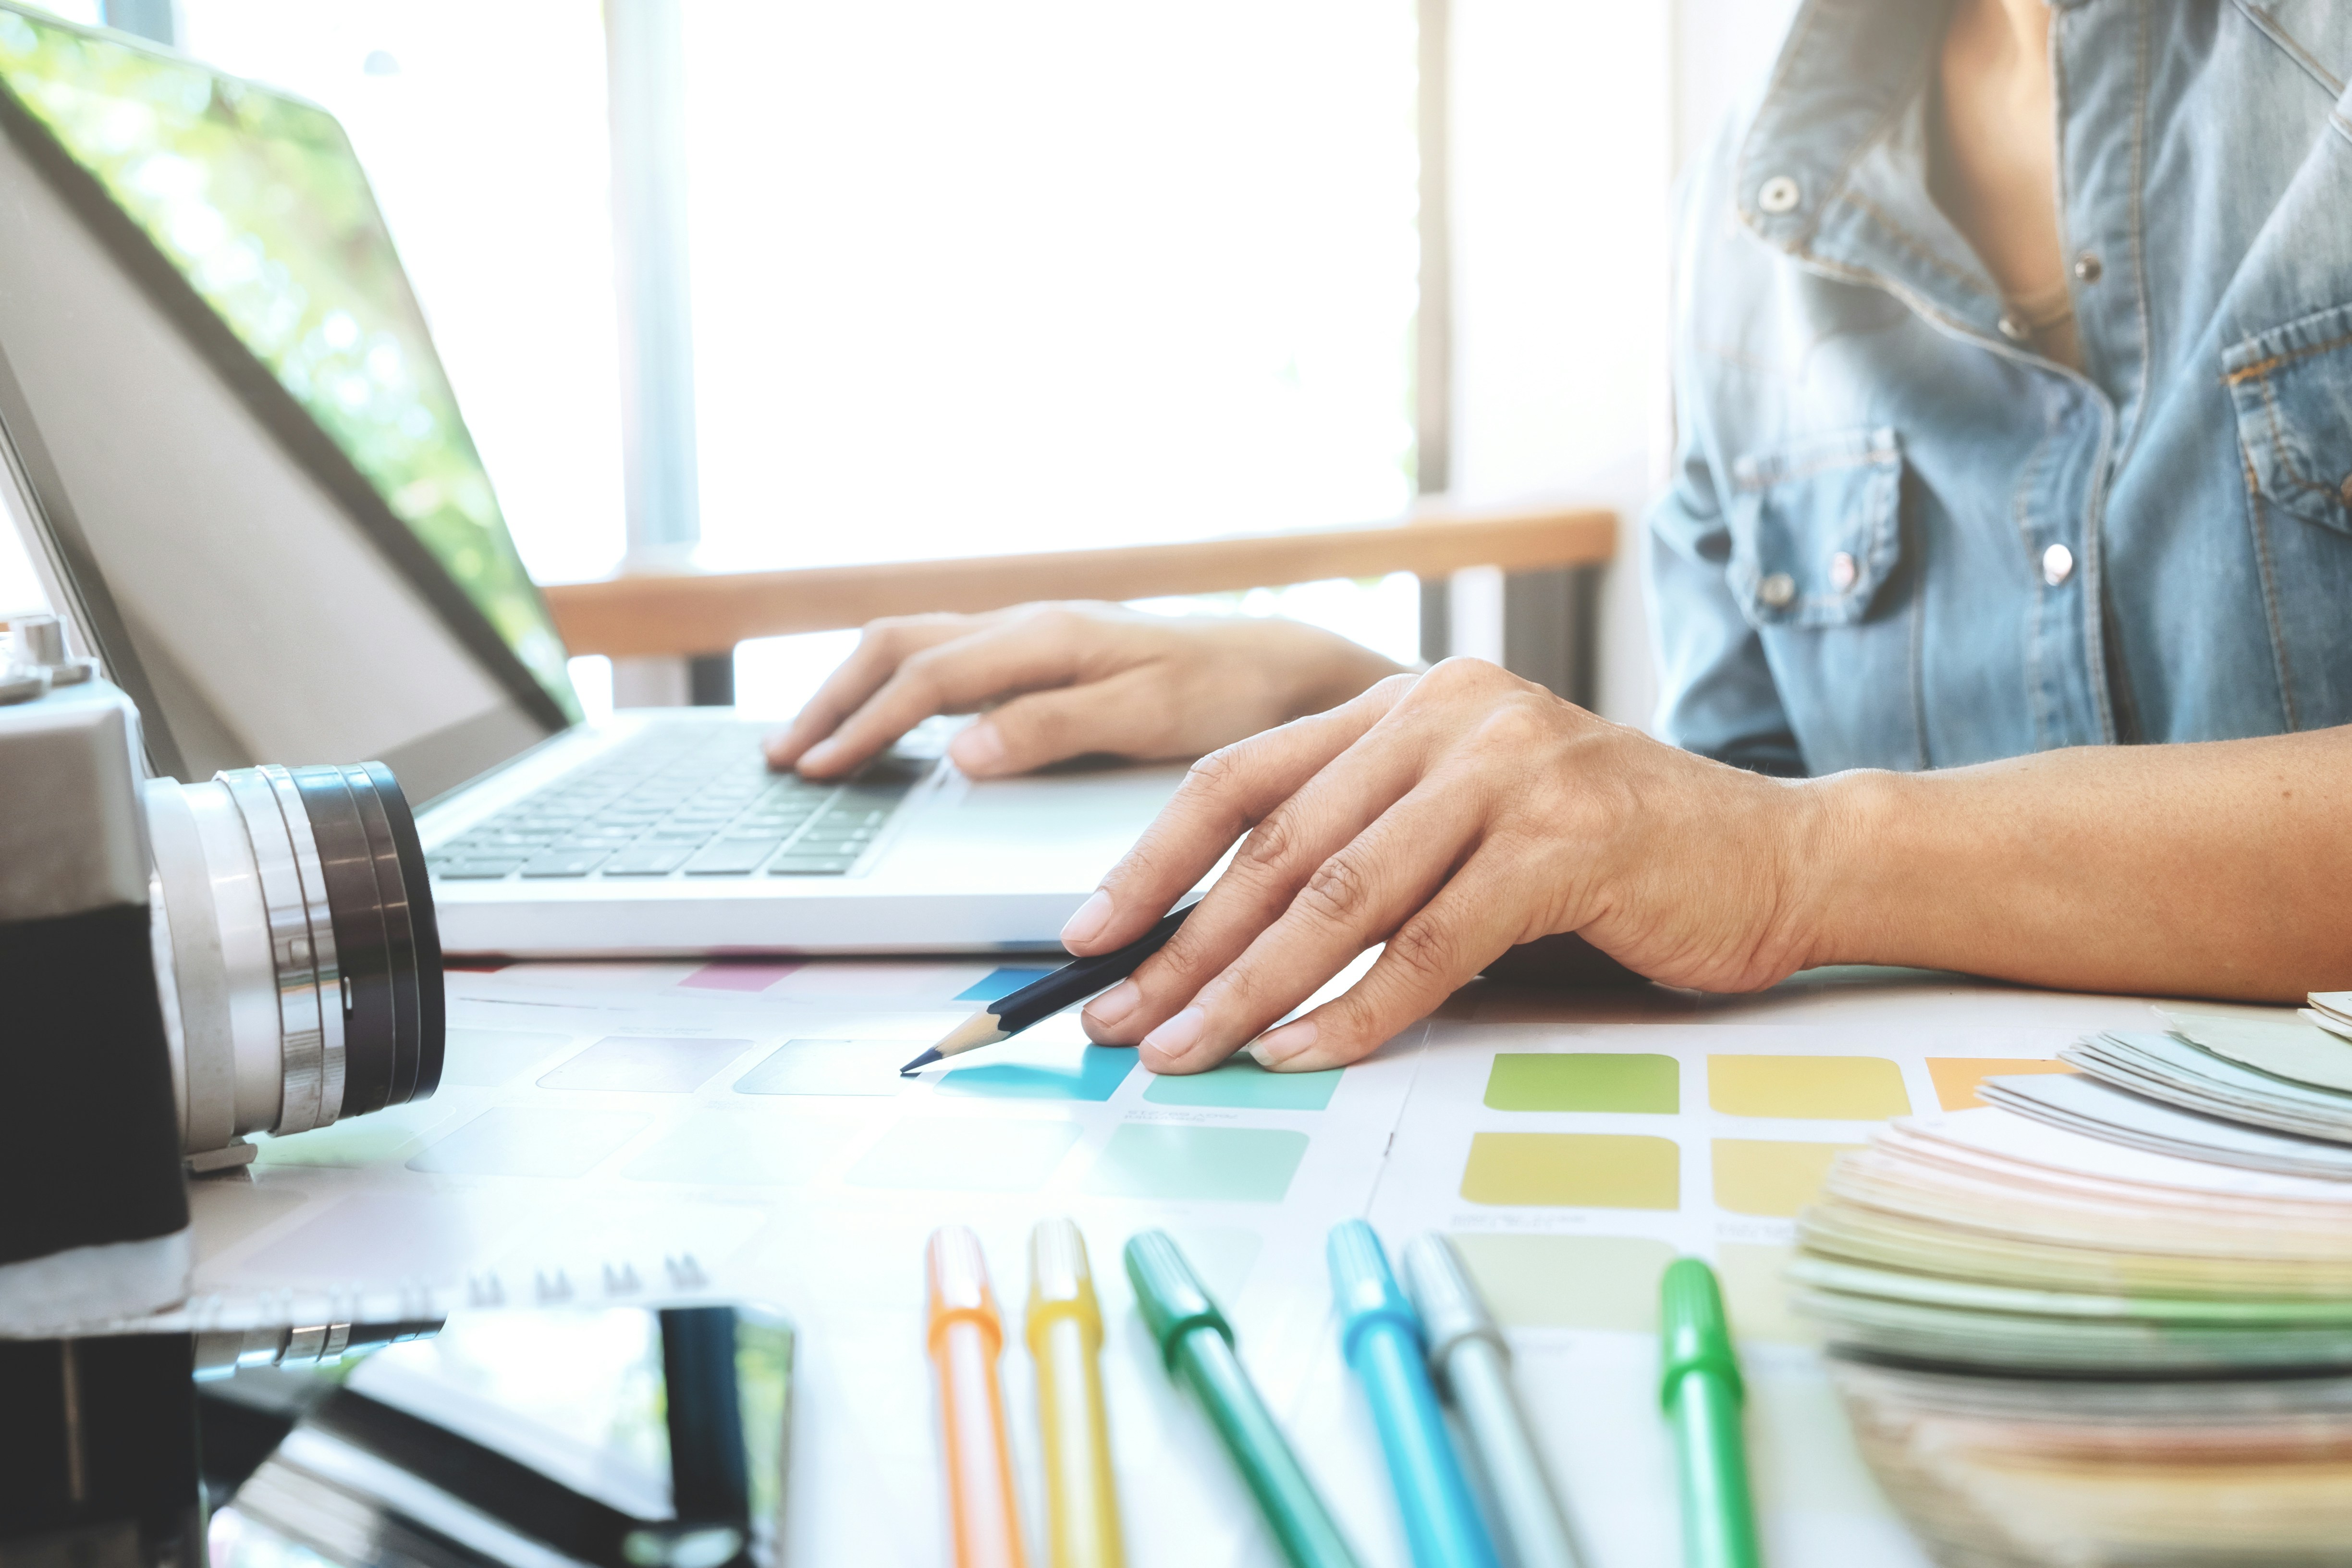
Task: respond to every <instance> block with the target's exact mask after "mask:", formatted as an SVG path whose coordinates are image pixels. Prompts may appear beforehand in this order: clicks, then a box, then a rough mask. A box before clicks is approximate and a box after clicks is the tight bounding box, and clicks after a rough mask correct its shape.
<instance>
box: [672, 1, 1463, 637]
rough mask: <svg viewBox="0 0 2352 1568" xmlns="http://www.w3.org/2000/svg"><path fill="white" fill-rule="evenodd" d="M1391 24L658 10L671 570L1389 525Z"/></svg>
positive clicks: (1402, 484) (1400, 255)
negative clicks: (675, 293) (684, 102)
mask: <svg viewBox="0 0 2352 1568" xmlns="http://www.w3.org/2000/svg"><path fill="white" fill-rule="evenodd" d="M1413 10H1414V8H1413V6H1412V4H1411V3H1410V0H1246V3H1243V0H1209V3H1198V0H1195V3H1189V4H1182V5H1177V4H1169V3H1163V0H1152V3H1149V4H1146V3H1140V0H1138V3H1130V4H1125V5H1099V4H1090V3H1087V0H1004V3H1003V4H999V5H986V6H975V5H968V4H957V3H953V0H897V3H893V4H886V5H834V4H815V3H809V0H792V3H786V4H774V5H763V6H758V7H733V6H720V5H689V6H688V7H687V9H686V27H687V39H686V41H687V57H686V58H687V82H688V113H689V117H690V118H689V121H688V138H689V154H688V162H689V170H690V174H691V181H692V184H691V211H692V216H691V220H690V222H691V229H692V246H693V258H694V263H693V265H694V315H695V355H696V393H697V404H698V409H697V418H698V425H699V429H700V446H701V451H700V472H701V497H702V528H703V539H704V542H705V548H704V550H703V552H702V553H703V558H704V559H705V560H706V561H709V562H712V563H725V564H730V565H755V564H756V565H777V564H795V565H801V564H817V563H835V562H852V561H877V560H883V561H887V560H905V559H916V558H922V557H930V556H954V555H972V554H988V553H997V552H1011V551H1025V550H1042V549H1063V548H1083V547H1087V546H1092V545H1108V544H1120V543H1129V542H1141V541H1160V540H1178V539H1192V538H1202V537H1207V536H1212V535H1216V534H1223V533H1232V532H1238V531H1256V530H1264V529H1279V528H1297V527H1306V526H1312V525H1318V524H1329V523H1338V522H1348V521H1368V520H1373V519H1379V518H1383V517H1388V516H1392V515H1395V514H1396V513H1398V512H1400V511H1401V510H1403V509H1404V508H1405V506H1406V505H1407V504H1408V503H1409V501H1410V500H1411V498H1412V490H1413V484H1412V462H1413V432H1412V421H1411V415H1410V410H1411V395H1412V357H1411V354H1412V351H1411V344H1412V321H1413V315H1414V310H1415V306H1416V300H1417V296H1416V269H1417V266H1418V260H1419V256H1418V242H1417V238H1416V231H1415V226H1414V218H1415V181H1416V176H1417V173H1418V165H1417V153H1416V147H1415V142H1414V137H1413V103H1414V63H1415V62H1414V49H1415V33H1414V15H1413ZM1395 598H1396V595H1394V594H1393V593H1391V594H1390V595H1388V596H1387V597H1386V598H1383V599H1381V601H1380V602H1381V603H1383V604H1387V603H1390V602H1391V601H1393V600H1395ZM1351 613H1352V612H1351ZM1407 624H1408V625H1409V624H1411V623H1407ZM1387 630H1388V633H1389V635H1390V636H1391V640H1394V631H1395V628H1393V627H1390V628H1387ZM1404 640H1405V641H1407V642H1410V641H1411V637H1410V636H1409V635H1408V636H1407V637H1405V639H1404Z"/></svg>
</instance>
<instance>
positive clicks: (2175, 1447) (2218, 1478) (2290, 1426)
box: [1840, 1363, 2352, 1568]
mask: <svg viewBox="0 0 2352 1568" xmlns="http://www.w3.org/2000/svg"><path fill="white" fill-rule="evenodd" d="M1840 1384H1841V1387H1842V1389H1843V1393H1844V1394H1845V1400H1846V1407H1847V1409H1848V1411H1849V1413H1850V1414H1851V1415H1853V1426H1854V1431H1855V1435H1856V1436H1857V1438H1858V1439H1859V1441H1860V1444H1861V1447H1862V1451H1863V1453H1864V1456H1865V1457H1866V1458H1868V1459H1869V1461H1870V1464H1871V1466H1872V1468H1874V1470H1875V1471H1876V1472H1877V1474H1878V1477H1879V1479H1880V1481H1881V1483H1882V1484H1884V1485H1885V1488H1886V1490H1887V1493H1888V1495H1889V1498H1890V1499H1891V1500H1892V1501H1893V1502H1894V1503H1895V1506H1896V1507H1898V1508H1900V1509H1901V1510H1903V1511H1904V1513H1905V1514H1906V1516H1907V1517H1908V1518H1909V1519H1910V1521H1912V1524H1913V1526H1914V1528H1915V1529H1916V1530H1917V1531H1919V1533H1920V1534H1921V1535H1922V1536H1923V1537H1925V1538H1926V1540H1927V1544H1928V1547H1929V1550H1930V1551H1931V1552H1934V1553H1935V1554H1936V1556H1937V1560H1938V1561H1939V1562H1944V1563H1966V1564H1969V1568H1996V1565H1997V1568H2010V1565H2011V1564H2017V1565H2024V1564H2035V1565H2042V1564H2064V1565H2066V1568H2076V1565H2078V1564H2092V1563H2097V1564H2126V1563H2127V1564H2131V1565H2133V1568H2211V1565H2212V1564H2216V1563H2259V1564H2263V1568H2278V1565H2284V1564H2290V1563H2292V1564H2310V1565H2312V1568H2318V1565H2319V1564H2323V1563H2326V1564H2336V1563H2343V1562H2344V1561H2345V1560H2346V1556H2347V1547H2346V1544H2345V1542H2346V1540H2347V1536H2346V1533H2345V1531H2346V1523H2347V1499H2352V1379H2347V1378H2342V1377H2325V1376H2319V1377H2308V1378H2298V1379H2293V1380H2284V1379H2279V1380H2263V1381H2260V1382H2228V1383H2167V1382H2128V1383H2095V1382H2084V1383H2071V1384H2063V1385H2062V1386H2060V1387H2056V1388H2053V1385H2052V1384H2048V1383H2043V1382H2030V1381H2021V1380H2013V1379H2006V1378H1989V1377H1955V1376H1951V1375H1948V1374H1944V1373H1930V1372H1918V1371H1910V1370H1905V1369H1898V1368H1889V1367H1873V1366H1862V1365H1855V1364H1851V1363H1849V1364H1848V1365H1847V1366H1846V1367H1845V1368H1844V1369H1843V1373H1841V1376H1840Z"/></svg>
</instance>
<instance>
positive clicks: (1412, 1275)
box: [1404, 1232, 1582, 1568]
mask: <svg viewBox="0 0 2352 1568" xmlns="http://www.w3.org/2000/svg"><path fill="white" fill-rule="evenodd" d="M1404 1286H1405V1291H1406V1293H1407V1294H1408V1295H1410V1296H1411V1297H1412V1304H1413V1307H1414V1308H1415V1310H1418V1311H1419V1312H1420V1313H1421V1332H1422V1337H1423V1339H1424V1340H1425V1341H1427V1342H1428V1344H1429V1373H1430V1376H1431V1377H1432V1378H1433V1379H1434V1380H1435V1381H1436V1384H1437V1390H1438V1393H1439V1394H1443V1395H1444V1397H1445V1399H1446V1400H1447V1401H1448V1402H1449V1403H1450V1404H1452V1405H1453V1406H1454V1413H1455V1414H1456V1415H1460V1416H1461V1417H1462V1430H1463V1435H1464V1436H1465V1437H1466V1438H1467V1439H1468V1446H1469V1449H1470V1454H1471V1462H1472V1463H1473V1465H1474V1466H1475V1468H1477V1469H1478V1470H1480V1471H1482V1472H1483V1473H1484V1474H1485V1476H1486V1489H1487V1491H1488V1493H1489V1494H1490V1495H1491V1496H1492V1497H1493V1500H1494V1504H1495V1522H1496V1525H1497V1526H1498V1529H1497V1531H1496V1534H1497V1535H1498V1536H1500V1537H1501V1540H1500V1541H1499V1542H1497V1544H1499V1545H1500V1546H1502V1548H1503V1549H1504V1552H1505V1553H1506V1554H1507V1556H1508V1557H1509V1559H1510V1561H1511V1562H1512V1563H1513V1564H1515V1568H1582V1559H1581V1558H1580V1556H1579V1555H1578V1552H1577V1549H1576V1534H1575V1531H1573V1530H1571V1529H1570V1526H1569V1521H1568V1511H1567V1510H1566V1509H1564V1508H1562V1507H1561V1506H1560V1501H1559V1494H1558V1493H1557V1492H1555V1491H1554V1490H1553V1489H1552V1481H1551V1476H1550V1474H1549V1471H1547V1470H1546V1469H1545V1468H1544V1462H1543V1456H1542V1455H1541V1454H1540V1453H1538V1451H1537V1449H1536V1440H1535V1433H1534V1432H1533V1431H1532V1430H1531V1429H1530V1428H1529V1427H1528V1418H1527V1413H1526V1412H1525V1411H1523V1410H1522V1409H1520V1407H1519V1402H1518V1399H1517V1395H1515V1394H1513V1393H1512V1392H1511V1348H1510V1346H1509V1345H1508V1344H1507V1342H1505V1341H1504V1339H1503V1331H1502V1330H1501V1329H1500V1328H1498V1327H1496V1323H1495V1319H1494V1314H1492V1313H1491V1312H1489V1311H1487V1310H1486V1300H1485V1299H1484V1298H1483V1297H1481V1296H1480V1295H1479V1294H1478V1289H1477V1287H1476V1286H1475V1285H1474V1284H1473V1283H1472V1282H1471V1279H1470V1275H1469V1272H1468V1270H1466V1269H1465V1268H1463V1267H1462V1259H1461V1258H1460V1256H1459V1255H1458V1254H1456V1253H1455V1252H1454V1244H1453V1243H1452V1242H1449V1241H1447V1240H1446V1239H1445V1237H1442V1236H1439V1235H1437V1234H1436V1233H1434V1232H1432V1233H1431V1234H1429V1235H1427V1236H1424V1237H1420V1238H1419V1239H1417V1240H1415V1241H1413V1242H1412V1244H1411V1245H1409V1246H1407V1247H1405V1249H1404Z"/></svg>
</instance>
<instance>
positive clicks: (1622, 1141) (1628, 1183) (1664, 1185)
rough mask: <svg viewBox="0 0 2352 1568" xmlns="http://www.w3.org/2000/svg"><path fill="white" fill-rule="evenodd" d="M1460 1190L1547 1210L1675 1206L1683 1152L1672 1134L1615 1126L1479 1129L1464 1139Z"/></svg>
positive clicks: (1477, 1199) (1488, 1200)
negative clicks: (1637, 1133)
mask: <svg viewBox="0 0 2352 1568" xmlns="http://www.w3.org/2000/svg"><path fill="white" fill-rule="evenodd" d="M1462 1195H1463V1196H1464V1197H1465V1198H1467V1199H1468V1200H1469V1201H1470V1202H1472V1203H1474V1204H1507V1205H1541V1206H1543V1207H1547V1208H1595V1209H1671V1208H1679V1207H1680V1206H1681V1205H1682V1151H1681V1150H1679V1149H1677V1148H1676V1147H1675V1144H1674V1142H1673V1140H1671V1139H1667V1138H1637V1137H1631V1136H1626V1135H1623V1134H1620V1133H1614V1132H1481V1133H1478V1134H1476V1135H1475V1136H1474V1137H1473V1138H1472V1139H1471V1140H1470V1163H1469V1164H1468V1165H1467V1166H1465V1168H1464V1170H1463V1172H1462Z"/></svg>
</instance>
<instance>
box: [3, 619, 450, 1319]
mask: <svg viewBox="0 0 2352 1568" xmlns="http://www.w3.org/2000/svg"><path fill="white" fill-rule="evenodd" d="M11 629H12V638H11V640H12V642H13V644H14V647H15V659H14V662H13V663H11V664H10V665H9V666H7V667H6V668H5V669H0V1106H5V1107H7V1108H8V1110H9V1111H10V1116H9V1121H10V1122H11V1124H12V1125H11V1129H10V1131H9V1133H8V1134H7V1136H6V1137H5V1139H0V1189H5V1190H6V1191H9V1192H12V1193H14V1194H17V1197H16V1201H14V1202H12V1203H10V1204H8V1205H5V1206H0V1331H5V1332H19V1333H21V1332H25V1331H32V1330H37V1329H42V1328H52V1327H58V1326H65V1325H70V1324H76V1323H89V1322H94V1321H106V1320H109V1319H112V1318H117V1317H121V1316H123V1315H125V1314H129V1313H136V1312H142V1311H147V1310H153V1309H155V1308H157V1307H162V1306H167V1305H170V1304H171V1303H173V1302H174V1301H177V1300H179V1299H180V1298H181V1297H182V1296H183V1295H184V1293H185V1283H186V1279H187V1272H188V1241H187V1229H186V1227H187V1216H188V1209H187V1195H186V1178H185V1175H184V1168H185V1170H187V1171H194V1172H199V1173H201V1172H206V1171H215V1170H220V1169H223V1168H225V1167H229V1166H233V1165H236V1164H239V1163H244V1162H245V1161H248V1160H250V1159H251V1158H252V1157H253V1152H254V1150H253V1146H252V1145H251V1144H249V1143H247V1142H246V1141H245V1139H246V1135H247V1134H248V1133H254V1132H266V1133H271V1134H278V1133H287V1132H299V1131H304V1130H306V1129H309V1128H313V1127H322V1126H325V1125H327V1124H328V1123H330V1122H332V1121H338V1120H340V1119H341V1118H343V1117H346V1116H357V1115H359V1114H361V1113H362V1112H364V1111H370V1110H381V1109H383V1107H385V1106H387V1105H396V1104H400V1103H402V1102H403V1101H405V1100H416V1099H421V1098H423V1097H425V1096H426V1095H429V1094H431V1093H432V1092H433V1090H434V1089H435V1087H436V1085H437V1084H438V1083H439V1082H440V1078H441V1059H442V1047H443V1038H444V1034H445V1030H444V1026H443V1013H442V1009H443V999H442V991H441V949H440V942H439V939H438V937H437V935H436V931H435V927H434V920H433V901H432V893H431V890H430V888H429V885H428V883H427V881H426V879H425V856H424V851H423V849H422V847H420V846H419V845H418V842H417V838H416V825H415V819H414V818H413V817H412V816H410V813H409V808H408V803H407V801H406V800H405V799H404V798H403V796H402V795H401V792H400V785H399V784H398V783H397V782H396V781H395V780H394V777H393V775H392V773H391V772H390V771H389V770H387V769H386V768H385V767H384V766H383V764H382V763H340V764H331V765H326V766H315V767H290V768H289V767H281V766H278V765H275V764H268V765H264V766H261V767H254V768H237V769H234V770H231V771H228V772H224V773H218V774H216V775H215V776H214V777H213V778H212V779H211V780H210V781H208V782H206V783H203V784H181V783H179V782H178V781H177V780H174V779H169V778H150V777H146V776H145V773H146V769H145V766H144V763H143V761H142V757H143V753H142V749H141V745H140V734H139V714H138V710H137V709H136V708H135V707H133V706H132V704H131V700H130V699H129V698H127V697H125V696H124V695H123V694H122V692H121V691H120V690H118V689H116V688H114V687H113V686H111V685H110V684H109V683H108V682H106V681H105V680H103V679H100V678H99V675H98V672H97V668H96V667H95V665H94V664H93V663H92V661H90V660H88V659H79V658H69V657H68V655H67V652H66V648H65V645H64V639H63V637H62V635H61V632H60V628H59V627H58V623H57V622H56V621H55V620H54V619H53V618H50V617H47V616H26V617H20V618H19V619H18V620H17V621H16V625H15V626H13V627H12V628H11Z"/></svg>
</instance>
